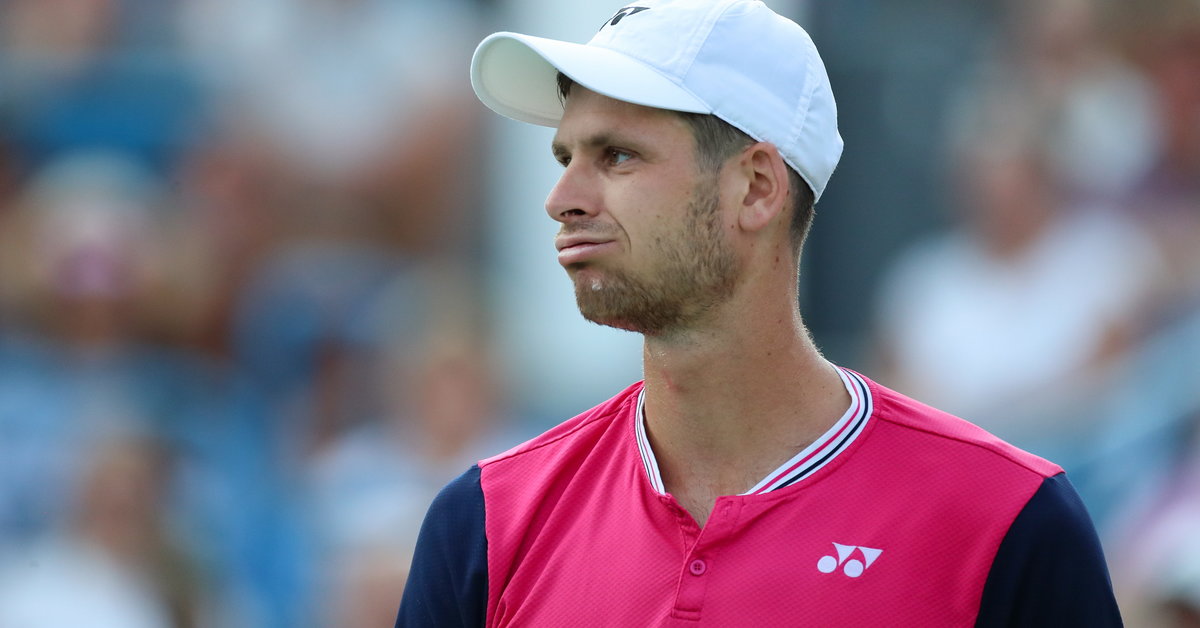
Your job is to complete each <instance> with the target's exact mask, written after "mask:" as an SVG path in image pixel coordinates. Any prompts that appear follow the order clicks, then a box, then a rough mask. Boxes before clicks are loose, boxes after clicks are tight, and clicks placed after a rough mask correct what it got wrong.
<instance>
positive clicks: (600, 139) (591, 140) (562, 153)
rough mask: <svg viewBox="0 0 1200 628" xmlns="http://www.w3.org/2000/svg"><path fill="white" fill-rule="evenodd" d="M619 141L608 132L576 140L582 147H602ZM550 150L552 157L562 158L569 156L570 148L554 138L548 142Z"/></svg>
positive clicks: (620, 141) (619, 140)
mask: <svg viewBox="0 0 1200 628" xmlns="http://www.w3.org/2000/svg"><path fill="white" fill-rule="evenodd" d="M619 143H622V140H621V139H620V138H617V137H615V136H614V135H612V134H611V133H608V132H602V133H596V134H595V135H590V136H588V137H586V138H584V139H583V140H582V141H580V142H578V144H579V145H581V146H583V147H584V148H603V147H605V146H611V145H613V144H619ZM550 151H551V152H552V153H554V157H555V158H556V159H562V158H564V157H570V156H571V149H569V148H567V145H566V143H565V142H560V141H559V140H554V141H553V142H551V143H550Z"/></svg>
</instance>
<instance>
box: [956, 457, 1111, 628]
mask: <svg viewBox="0 0 1200 628" xmlns="http://www.w3.org/2000/svg"><path fill="white" fill-rule="evenodd" d="M975 625H976V626H987V627H994V626H1055V627H1056V628H1064V627H1072V626H1086V627H1087V628H1105V627H1107V626H1121V625H1122V623H1121V614H1120V611H1119V610H1118V609H1117V601H1116V598H1115V597H1114V596H1113V590H1112V582H1111V580H1110V579H1109V576H1108V567H1107V564H1106V563H1105V560H1104V552H1103V551H1102V550H1101V548H1100V539H1099V537H1098V536H1097V535H1096V529H1095V527H1094V526H1093V525H1092V520H1091V517H1089V516H1088V513H1087V509H1086V508H1084V505H1083V502H1082V501H1081V500H1080V499H1079V495H1078V494H1077V493H1076V492H1075V488H1074V487H1072V486H1071V483H1070V482H1069V481H1068V480H1067V476H1066V475H1065V474H1062V473H1060V474H1058V475H1056V476H1054V477H1050V478H1046V479H1045V480H1044V481H1043V482H1042V486H1041V488H1039V489H1038V491H1037V493H1035V494H1034V495H1033V497H1031V498H1030V499H1029V502H1028V503H1026V504H1025V507H1024V508H1023V509H1022V510H1021V512H1020V514H1018V515H1017V518H1016V520H1014V521H1013V524H1012V527H1010V528H1009V530H1008V534H1006V535H1005V537H1004V540H1003V541H1002V542H1001V543H1000V549H999V550H998V551H997V553H996V558H995V560H994V561H993V562H992V568H991V571H990V572H989V573H988V578H987V582H986V583H985V584H984V587H983V599H982V601H981V602H980V607H979V617H978V619H977V620H976V622H975Z"/></svg>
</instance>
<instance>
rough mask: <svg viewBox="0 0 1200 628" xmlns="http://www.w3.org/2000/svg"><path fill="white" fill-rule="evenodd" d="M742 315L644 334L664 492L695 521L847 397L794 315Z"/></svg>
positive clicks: (778, 458)
mask: <svg viewBox="0 0 1200 628" xmlns="http://www.w3.org/2000/svg"><path fill="white" fill-rule="evenodd" d="M746 316H749V317H752V318H753V313H745V312H743V313H739V315H738V317H739V320H738V323H737V324H734V325H730V326H728V328H726V329H721V328H720V327H718V326H714V327H710V328H708V329H706V330H704V331H695V332H690V333H689V334H688V335H675V336H672V337H670V338H665V337H647V338H646V343H645V353H644V368H645V378H646V405H645V410H646V423H647V426H646V427H647V433H648V435H649V437H650V441H651V445H652V447H653V448H654V452H655V457H656V458H657V460H658V463H659V470H660V472H661V474H662V478H663V482H664V485H665V486H666V489H667V491H668V492H670V493H671V494H672V495H674V496H675V498H676V499H677V500H678V501H679V502H680V504H681V505H682V506H683V507H684V508H686V509H687V510H688V511H689V512H691V513H692V515H693V517H695V518H696V520H697V522H699V523H700V524H701V525H703V524H704V522H705V521H706V520H707V518H708V513H709V512H710V511H711V509H712V506H713V503H714V502H715V501H716V498H717V497H719V496H721V495H736V494H740V493H743V492H746V491H747V490H749V489H750V488H752V487H753V486H754V485H755V484H757V483H758V482H759V481H760V480H761V479H762V478H763V477H766V475H767V474H769V473H770V472H771V471H772V470H774V469H775V468H777V467H778V466H779V465H781V464H783V463H784V462H786V461H787V460H788V459H790V458H791V457H792V456H794V455H795V454H796V453H797V452H799V451H801V450H802V449H803V448H804V447H806V446H807V445H809V444H810V443H812V442H813V441H814V440H816V439H817V438H818V437H819V436H820V435H821V434H822V433H824V432H825V431H826V430H827V429H828V428H829V427H830V426H831V425H833V424H834V423H835V422H836V421H837V419H838V417H840V416H841V415H842V413H844V411H845V410H846V408H847V407H848V406H849V403H850V399H849V394H848V393H847V392H846V390H845V387H844V386H843V384H842V382H841V378H840V377H839V376H838V374H837V371H836V369H835V368H834V367H833V366H832V365H831V364H829V363H828V362H827V361H826V360H825V359H824V358H822V357H821V356H820V354H819V353H818V351H817V349H816V347H815V346H814V345H813V344H812V342H811V340H809V337H808V334H807V332H806V331H805V329H804V326H803V324H802V323H801V322H800V319H799V315H798V314H794V313H793V314H792V315H791V316H785V317H779V316H776V317H771V316H759V317H758V318H759V319H760V320H759V321H757V323H756V324H747V320H746V319H745V317H746ZM761 319H765V320H761ZM714 329H716V330H717V331H714Z"/></svg>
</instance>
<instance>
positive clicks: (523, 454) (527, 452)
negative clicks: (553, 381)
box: [479, 381, 643, 469]
mask: <svg viewBox="0 0 1200 628" xmlns="http://www.w3.org/2000/svg"><path fill="white" fill-rule="evenodd" d="M642 385H643V383H642V382H640V381H639V382H636V383H633V384H630V385H629V386H628V387H626V388H625V389H624V390H622V391H621V392H619V393H617V394H616V395H614V396H613V397H612V398H610V399H608V400H607V401H605V402H603V403H601V404H599V405H597V406H595V407H593V408H591V409H589V410H587V411H585V412H582V413H580V414H578V415H576V416H574V417H572V418H570V419H568V420H566V421H563V422H562V423H559V424H558V425H556V426H554V427H552V428H550V429H549V430H546V431H545V432H543V433H542V434H540V435H538V436H535V437H534V438H532V439H530V440H527V441H525V442H523V443H521V444H520V445H517V446H516V447H513V448H512V449H509V450H508V451H505V452H503V453H500V454H497V455H495V456H492V457H490V458H486V459H484V460H482V461H480V462H479V466H480V467H481V468H485V469H486V468H488V467H496V466H505V465H509V464H520V463H523V462H535V461H541V460H544V459H545V458H552V457H554V456H556V455H561V454H562V453H564V452H567V451H570V450H574V449H579V448H588V449H590V448H592V447H594V445H595V441H596V440H597V439H598V438H599V437H600V435H601V434H604V433H607V432H608V431H609V430H610V429H611V428H612V427H613V424H614V422H620V421H621V420H622V419H623V418H626V417H632V416H633V415H634V414H636V412H637V403H638V395H640V394H641V392H642ZM632 425H633V424H632V422H630V428H631V429H632ZM630 438H633V436H632V432H630Z"/></svg>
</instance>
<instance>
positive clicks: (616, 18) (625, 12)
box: [600, 7, 650, 30]
mask: <svg viewBox="0 0 1200 628" xmlns="http://www.w3.org/2000/svg"><path fill="white" fill-rule="evenodd" d="M649 8H650V7H625V8H624V9H621V10H620V11H617V12H616V13H615V14H614V15H613V16H612V17H611V18H609V20H608V21H607V22H605V23H603V24H601V25H600V30H604V27H605V26H616V25H617V24H618V23H620V21H621V20H623V19H625V18H627V17H629V16H631V15H633V14H634V13H641V12H642V11H645V10H646V9H649Z"/></svg>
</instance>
